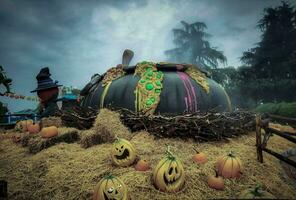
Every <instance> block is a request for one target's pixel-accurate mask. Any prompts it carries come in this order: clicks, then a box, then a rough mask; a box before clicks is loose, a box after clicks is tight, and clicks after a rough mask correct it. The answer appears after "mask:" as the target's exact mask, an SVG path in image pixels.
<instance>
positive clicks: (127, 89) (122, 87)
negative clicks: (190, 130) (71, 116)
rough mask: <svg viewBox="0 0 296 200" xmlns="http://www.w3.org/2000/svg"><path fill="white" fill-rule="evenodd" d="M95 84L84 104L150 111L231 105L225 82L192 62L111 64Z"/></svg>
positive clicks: (176, 111) (222, 108) (177, 111)
mask: <svg viewBox="0 0 296 200" xmlns="http://www.w3.org/2000/svg"><path fill="white" fill-rule="evenodd" d="M92 88H94V89H93V90H90V92H89V93H88V94H85V96H84V98H83V100H82V102H81V105H82V106H85V107H92V108H93V109H97V110H98V109H100V108H103V107H106V106H109V105H111V106H112V107H115V108H126V109H129V110H132V111H135V112H139V111H141V112H145V113H149V114H153V113H160V114H162V113H173V114H183V113H184V112H188V113H194V112H197V111H201V112H207V111H209V110H211V109H214V108H215V109H217V111H228V110H230V109H231V103H230V100H229V97H228V95H227V94H226V92H225V90H224V89H223V88H222V86H220V85H219V84H218V83H216V82H215V81H213V80H212V79H210V78H209V77H207V76H206V75H205V74H204V73H203V72H201V71H200V70H198V69H197V67H193V66H191V65H182V64H181V65H178V64H163V63H152V62H142V63H138V64H137V65H136V66H129V67H123V68H122V69H121V70H120V69H116V70H114V68H111V69H110V70H108V71H107V73H106V74H105V76H104V77H103V79H102V80H101V81H98V82H97V83H96V84H95V85H94V86H93V87H92Z"/></svg>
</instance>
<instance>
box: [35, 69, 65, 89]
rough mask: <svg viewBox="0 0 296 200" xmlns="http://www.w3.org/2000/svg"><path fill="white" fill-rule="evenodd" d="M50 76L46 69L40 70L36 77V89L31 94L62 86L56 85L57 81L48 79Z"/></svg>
mask: <svg viewBox="0 0 296 200" xmlns="http://www.w3.org/2000/svg"><path fill="white" fill-rule="evenodd" d="M50 76H51V74H50V73H49V69H48V67H44V68H42V69H41V70H40V72H39V74H38V75H37V76H36V79H37V83H38V87H37V88H36V89H35V90H33V91H31V92H37V91H41V90H47V89H50V88H55V87H59V86H62V85H58V84H57V83H58V81H53V80H52V79H51V78H50Z"/></svg>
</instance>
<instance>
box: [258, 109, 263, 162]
mask: <svg viewBox="0 0 296 200" xmlns="http://www.w3.org/2000/svg"><path fill="white" fill-rule="evenodd" d="M256 147H257V160H258V161H259V162H261V163H263V153H262V139H261V116H260V114H257V115H256Z"/></svg>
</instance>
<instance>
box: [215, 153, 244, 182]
mask: <svg viewBox="0 0 296 200" xmlns="http://www.w3.org/2000/svg"><path fill="white" fill-rule="evenodd" d="M216 168H217V170H218V174H219V175H220V176H222V177H224V178H239V177H240V176H241V175H242V172H243V165H242V162H241V160H240V159H239V158H238V157H236V156H235V155H234V154H233V152H230V153H229V154H227V155H226V156H222V157H220V158H219V159H218V161H217V162H216Z"/></svg>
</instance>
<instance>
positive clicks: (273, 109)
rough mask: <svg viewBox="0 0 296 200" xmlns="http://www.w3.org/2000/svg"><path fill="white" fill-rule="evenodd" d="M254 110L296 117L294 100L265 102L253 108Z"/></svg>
mask: <svg viewBox="0 0 296 200" xmlns="http://www.w3.org/2000/svg"><path fill="white" fill-rule="evenodd" d="M254 111H255V112H259V113H271V114H275V115H281V116H284V117H293V118H296V102H292V103H286V102H281V103H265V104H262V105H260V106H258V107H257V108H255V110H254Z"/></svg>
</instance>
